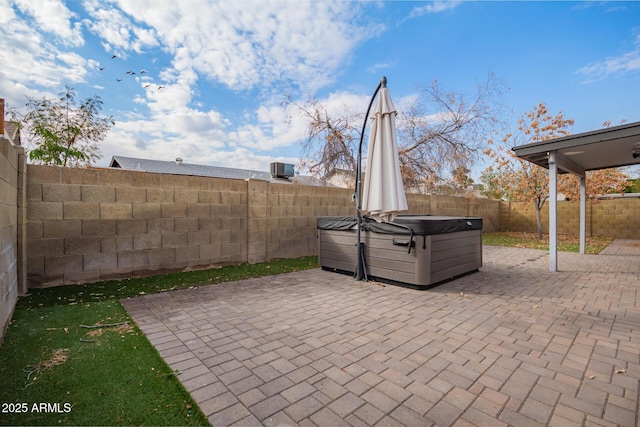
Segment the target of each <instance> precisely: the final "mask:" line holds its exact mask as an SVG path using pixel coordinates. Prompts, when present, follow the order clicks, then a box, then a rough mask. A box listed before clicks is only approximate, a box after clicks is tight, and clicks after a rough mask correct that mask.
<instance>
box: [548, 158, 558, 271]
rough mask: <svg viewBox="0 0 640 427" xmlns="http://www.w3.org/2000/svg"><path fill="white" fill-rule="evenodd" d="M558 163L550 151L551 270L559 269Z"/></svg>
mask: <svg viewBox="0 0 640 427" xmlns="http://www.w3.org/2000/svg"><path fill="white" fill-rule="evenodd" d="M557 183H558V165H557V164H556V152H555V151H552V152H550V153H549V270H550V271H558V184H557Z"/></svg>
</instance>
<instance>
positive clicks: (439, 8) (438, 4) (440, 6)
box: [409, 0, 461, 19]
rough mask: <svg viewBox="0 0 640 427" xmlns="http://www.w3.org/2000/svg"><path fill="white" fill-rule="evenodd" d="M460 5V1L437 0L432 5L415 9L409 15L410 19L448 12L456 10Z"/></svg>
mask: <svg viewBox="0 0 640 427" xmlns="http://www.w3.org/2000/svg"><path fill="white" fill-rule="evenodd" d="M460 4H461V2H460V1H448V0H447V1H445V0H435V1H434V2H432V3H430V4H427V5H424V6H420V7H416V8H414V9H413V10H412V11H411V13H410V14H409V19H411V18H415V17H418V16H422V15H425V14H430V13H441V12H445V11H447V10H451V9H455V8H456V7H458V6H459V5H460Z"/></svg>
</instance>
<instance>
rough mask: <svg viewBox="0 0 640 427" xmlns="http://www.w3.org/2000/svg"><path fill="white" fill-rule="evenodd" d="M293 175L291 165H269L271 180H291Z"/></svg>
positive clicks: (275, 163) (274, 163) (276, 163)
mask: <svg viewBox="0 0 640 427" xmlns="http://www.w3.org/2000/svg"><path fill="white" fill-rule="evenodd" d="M294 174H295V171H294V169H293V165H292V164H289V163H279V162H273V163H271V177H272V178H285V179H286V178H291V177H292V176H293V175H294Z"/></svg>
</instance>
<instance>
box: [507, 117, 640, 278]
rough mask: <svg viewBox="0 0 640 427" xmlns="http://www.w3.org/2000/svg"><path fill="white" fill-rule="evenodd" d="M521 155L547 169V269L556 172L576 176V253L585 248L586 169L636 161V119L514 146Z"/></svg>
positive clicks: (554, 255) (553, 242)
mask: <svg viewBox="0 0 640 427" xmlns="http://www.w3.org/2000/svg"><path fill="white" fill-rule="evenodd" d="M513 151H514V152H515V154H516V156H518V157H520V158H521V159H524V160H528V161H530V162H532V163H535V164H537V165H539V166H542V167H544V168H547V169H549V269H550V270H551V271H557V269H558V225H557V217H558V216H557V208H558V202H557V201H558V188H557V182H558V181H557V176H558V174H559V173H572V174H574V175H577V176H578V177H579V178H580V253H584V252H585V238H586V237H585V236H586V232H585V229H586V211H587V208H586V188H587V187H586V178H585V172H586V171H590V170H598V169H607V168H615V167H621V166H629V165H638V164H640V122H634V123H627V124H624V125H620V126H615V127H611V128H604V129H598V130H595V131H591V132H585V133H579V134H575V135H569V136H564V137H562V138H556V139H550V140H548V141H540V142H534V143H530V144H525V145H521V146H519V147H514V148H513Z"/></svg>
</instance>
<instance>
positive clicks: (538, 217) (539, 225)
mask: <svg viewBox="0 0 640 427" xmlns="http://www.w3.org/2000/svg"><path fill="white" fill-rule="evenodd" d="M533 203H534V205H535V206H536V231H537V232H538V240H542V221H541V220H540V203H538V201H537V200H534V201H533Z"/></svg>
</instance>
